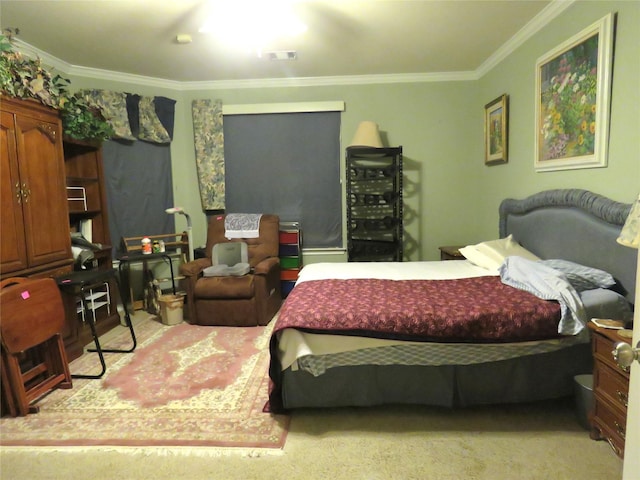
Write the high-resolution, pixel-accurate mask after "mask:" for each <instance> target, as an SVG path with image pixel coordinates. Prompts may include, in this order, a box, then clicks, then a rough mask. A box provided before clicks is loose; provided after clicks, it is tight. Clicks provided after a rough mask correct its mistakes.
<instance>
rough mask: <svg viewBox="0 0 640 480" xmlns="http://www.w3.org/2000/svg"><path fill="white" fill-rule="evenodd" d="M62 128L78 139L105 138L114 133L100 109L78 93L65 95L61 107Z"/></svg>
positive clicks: (100, 139) (66, 133)
mask: <svg viewBox="0 0 640 480" xmlns="http://www.w3.org/2000/svg"><path fill="white" fill-rule="evenodd" d="M62 130H63V131H64V133H65V135H67V136H69V137H71V138H75V139H78V140H98V141H102V140H107V139H109V138H111V137H112V136H113V134H114V133H115V132H114V130H113V127H112V126H111V124H110V123H108V122H107V121H106V120H105V119H104V117H103V116H102V113H101V112H100V109H99V108H97V107H94V106H92V105H90V104H89V103H88V102H87V100H86V99H85V98H84V97H83V96H82V95H80V94H75V95H72V96H70V97H67V99H66V102H65V103H64V106H63V107H62Z"/></svg>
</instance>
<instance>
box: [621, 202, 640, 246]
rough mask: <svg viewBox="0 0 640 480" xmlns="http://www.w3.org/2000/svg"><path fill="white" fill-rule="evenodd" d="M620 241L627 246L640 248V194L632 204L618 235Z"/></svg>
mask: <svg viewBox="0 0 640 480" xmlns="http://www.w3.org/2000/svg"><path fill="white" fill-rule="evenodd" d="M618 243H619V244H621V245H624V246H625V247H631V248H640V195H638V198H637V199H636V201H635V202H634V203H633V205H632V206H631V211H630V212H629V216H628V217H627V220H626V222H624V226H623V227H622V231H621V232H620V236H619V237H618Z"/></svg>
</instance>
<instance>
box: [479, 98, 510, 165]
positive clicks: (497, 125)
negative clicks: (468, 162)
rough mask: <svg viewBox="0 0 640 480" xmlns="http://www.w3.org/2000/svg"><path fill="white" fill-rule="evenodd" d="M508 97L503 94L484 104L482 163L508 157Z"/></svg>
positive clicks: (498, 160)
mask: <svg viewBox="0 0 640 480" xmlns="http://www.w3.org/2000/svg"><path fill="white" fill-rule="evenodd" d="M508 147H509V97H508V96H507V95H506V94H505V95H502V96H500V97H498V98H496V99H495V100H494V101H492V102H490V103H488V104H486V105H485V106H484V163H485V165H496V164H498V163H507V161H508V159H509V156H508V155H509V150H508Z"/></svg>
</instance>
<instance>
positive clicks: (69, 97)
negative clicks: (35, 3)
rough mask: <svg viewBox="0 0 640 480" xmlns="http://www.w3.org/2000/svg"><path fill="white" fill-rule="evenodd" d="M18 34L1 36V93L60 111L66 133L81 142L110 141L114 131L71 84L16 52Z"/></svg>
mask: <svg viewBox="0 0 640 480" xmlns="http://www.w3.org/2000/svg"><path fill="white" fill-rule="evenodd" d="M17 33H18V31H17V30H16V31H14V30H11V29H7V30H5V33H4V34H2V35H0V93H1V94H2V95H7V96H10V97H15V98H33V99H36V100H38V101H40V102H41V103H43V104H44V105H47V106H49V107H52V108H55V109H56V110H60V113H61V116H62V130H63V133H64V134H65V135H67V136H69V137H71V138H75V139H79V140H98V141H102V140H106V139H108V138H110V137H111V136H112V135H113V133H114V131H113V128H112V127H111V125H110V124H109V123H108V122H107V121H106V120H105V119H104V117H103V116H102V113H101V112H100V109H99V108H97V107H94V106H92V105H90V104H89V102H88V101H87V100H86V99H85V98H84V97H82V96H81V95H79V94H75V95H73V94H71V93H70V92H69V89H68V86H69V84H70V83H71V82H70V81H69V80H68V79H66V78H64V77H62V76H60V75H52V74H51V72H49V70H47V69H46V68H45V67H43V66H42V62H41V60H40V59H39V58H36V59H32V58H28V57H25V56H23V55H22V54H21V53H20V52H17V51H15V50H14V48H13V45H12V43H11V40H12V37H13V35H15V34H17Z"/></svg>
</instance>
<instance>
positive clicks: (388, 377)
mask: <svg viewBox="0 0 640 480" xmlns="http://www.w3.org/2000/svg"><path fill="white" fill-rule="evenodd" d="M592 368H593V360H592V356H591V344H590V343H581V344H577V345H573V346H571V347H568V348H565V349H562V350H558V351H555V352H549V353H544V354H538V355H529V356H525V357H518V358H514V359H509V360H502V361H497V362H488V363H479V364H473V365H445V366H401V365H363V366H349V367H336V368H331V369H328V370H327V371H326V372H325V373H324V374H323V375H320V376H317V377H314V376H313V375H311V374H309V373H307V372H305V371H301V370H297V371H294V370H292V369H291V368H287V369H286V370H285V371H284V372H282V403H283V407H284V409H285V410H288V409H293V408H317V407H338V406H340V407H344V406H358V407H368V406H374V405H384V404H416V405H431V406H441V407H469V406H473V405H486V404H500V403H521V402H530V401H531V402H533V401H538V400H547V399H553V398H560V397H565V396H569V395H572V394H573V377H574V376H575V375H580V374H585V373H591V372H592Z"/></svg>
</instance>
